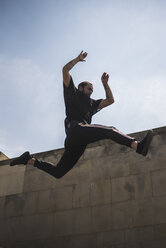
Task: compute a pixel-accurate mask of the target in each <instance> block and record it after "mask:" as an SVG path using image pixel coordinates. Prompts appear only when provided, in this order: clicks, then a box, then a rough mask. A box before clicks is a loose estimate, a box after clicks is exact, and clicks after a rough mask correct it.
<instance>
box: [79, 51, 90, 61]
mask: <svg viewBox="0 0 166 248" xmlns="http://www.w3.org/2000/svg"><path fill="white" fill-rule="evenodd" d="M87 55H88V54H87V53H86V52H83V51H81V53H80V54H79V55H78V60H79V61H86V60H85V58H86V57H87Z"/></svg>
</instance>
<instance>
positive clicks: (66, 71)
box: [63, 51, 88, 87]
mask: <svg viewBox="0 0 166 248" xmlns="http://www.w3.org/2000/svg"><path fill="white" fill-rule="evenodd" d="M87 55H88V54H87V53H86V52H83V51H81V53H80V54H79V55H78V56H77V57H76V58H75V59H73V60H71V61H70V62H69V63H67V64H66V65H65V66H64V67H63V82H64V84H65V86H66V87H69V84H70V77H71V76H70V73H69V71H70V70H71V69H72V68H73V67H74V66H75V65H76V64H77V63H78V62H80V61H82V62H83V61H85V58H86V56H87Z"/></svg>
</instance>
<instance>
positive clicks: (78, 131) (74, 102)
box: [10, 51, 153, 178]
mask: <svg viewBox="0 0 166 248" xmlns="http://www.w3.org/2000/svg"><path fill="white" fill-rule="evenodd" d="M86 57H87V53H86V52H83V51H82V52H81V53H80V54H79V55H78V56H77V57H76V58H75V59H73V60H72V61H70V62H69V63H67V64H66V65H65V66H64V67H63V87H64V101H65V107H66V119H65V130H66V139H65V151H64V153H63V155H62V157H61V159H60V161H59V162H58V164H57V165H56V166H55V165H53V164H52V163H48V162H44V161H40V160H38V159H35V158H33V157H32V156H31V155H30V153H29V152H25V153H23V154H22V155H21V156H20V157H18V158H15V159H13V160H12V162H11V163H10V165H11V166H14V165H18V164H25V165H26V164H29V165H32V166H34V167H37V168H38V169H40V170H43V171H45V172H47V173H49V174H50V175H52V176H54V177H56V178H61V177H62V176H64V175H65V174H66V173H67V172H68V171H69V170H71V169H72V168H73V166H74V165H75V164H76V163H77V161H78V160H79V158H80V157H81V155H82V154H83V153H84V151H85V149H86V146H87V145H88V144H89V143H92V142H95V141H98V140H101V139H111V140H113V141H115V142H116V143H119V144H121V145H125V146H128V147H130V148H132V149H133V150H135V151H136V152H137V153H139V154H142V155H143V156H146V155H147V153H148V149H149V145H150V143H151V141H152V138H153V131H152V130H150V131H148V133H147V134H146V136H145V138H144V139H143V140H142V141H136V139H135V138H133V137H130V136H128V135H125V134H123V133H122V132H120V131H118V130H117V129H116V128H115V127H108V126H103V125H96V124H95V125H92V124H91V120H92V116H93V115H94V114H96V113H97V112H98V111H99V110H101V109H102V108H105V107H107V106H109V105H111V104H113V103H114V97H113V94H112V91H111V89H110V87H109V85H108V80H109V75H108V74H107V73H105V72H104V73H103V75H102V77H101V81H102V84H103V87H104V90H105V93H106V98H105V99H99V100H94V99H92V98H91V94H92V93H93V85H92V83H90V82H87V81H84V82H81V83H80V84H79V85H78V89H77V88H76V87H75V85H74V82H73V79H72V77H71V75H70V73H69V71H70V70H71V69H72V68H73V67H74V66H75V65H76V64H77V63H78V62H83V61H85V58H86Z"/></svg>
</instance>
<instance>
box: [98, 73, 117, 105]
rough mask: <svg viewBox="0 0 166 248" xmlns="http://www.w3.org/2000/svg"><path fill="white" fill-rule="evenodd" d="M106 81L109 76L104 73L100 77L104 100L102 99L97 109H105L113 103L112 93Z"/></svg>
mask: <svg viewBox="0 0 166 248" xmlns="http://www.w3.org/2000/svg"><path fill="white" fill-rule="evenodd" d="M108 79H109V75H108V74H107V73H106V72H104V73H103V75H102V77H101V81H102V83H103V86H104V89H105V93H106V99H103V100H102V101H101V102H100V104H99V109H101V108H105V107H107V106H109V105H111V104H112V103H114V97H113V94H112V91H111V89H110V87H109V85H108Z"/></svg>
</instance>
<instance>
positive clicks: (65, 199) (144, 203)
mask: <svg viewBox="0 0 166 248" xmlns="http://www.w3.org/2000/svg"><path fill="white" fill-rule="evenodd" d="M133 136H135V137H137V138H142V137H143V136H144V132H139V133H136V134H133ZM62 153H63V149H59V150H53V151H48V152H44V153H39V154H35V156H36V157H38V158H40V159H43V160H46V161H51V162H53V163H56V162H57V161H58V160H59V158H60V157H61V155H62ZM9 162H10V160H3V161H0V247H8V248H66V247H68V248H108V247H109V248H131V247H132V248H148V247H149V248H165V247H166V127H163V128H158V129H155V137H154V139H153V143H152V146H151V149H150V152H149V154H148V156H147V157H143V156H141V155H139V154H136V153H135V152H134V151H132V150H130V149H129V148H127V147H123V146H120V145H118V144H115V143H113V142H112V141H109V140H105V141H100V142H97V143H94V144H91V145H90V146H88V148H87V149H86V151H85V153H84V155H83V156H82V158H81V159H80V161H79V162H78V163H77V165H76V166H75V167H74V168H73V169H72V170H71V171H70V172H69V173H68V174H67V175H66V176H64V177H63V178H61V179H55V178H54V177H51V176H50V175H48V174H46V173H44V172H42V171H40V170H38V169H37V168H32V167H30V166H27V167H25V166H15V167H10V166H9V165H8V164H9Z"/></svg>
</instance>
